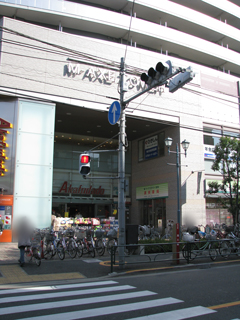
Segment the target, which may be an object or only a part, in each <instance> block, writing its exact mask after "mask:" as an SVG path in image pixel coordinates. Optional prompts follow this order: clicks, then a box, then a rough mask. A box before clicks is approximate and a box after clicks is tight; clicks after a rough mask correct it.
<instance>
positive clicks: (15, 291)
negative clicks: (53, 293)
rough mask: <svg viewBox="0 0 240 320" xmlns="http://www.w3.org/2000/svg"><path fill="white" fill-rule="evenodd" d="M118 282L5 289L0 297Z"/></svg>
mask: <svg viewBox="0 0 240 320" xmlns="http://www.w3.org/2000/svg"><path fill="white" fill-rule="evenodd" d="M116 283H118V282H116V281H110V280H109V281H99V282H88V283H74V284H64V285H56V286H43V287H28V288H23V289H5V290H1V291H0V295H6V294H12V293H14V294H16V293H27V292H30V293H32V292H33V291H48V290H49V291H50V290H61V289H74V288H84V287H94V286H103V285H112V284H116Z"/></svg>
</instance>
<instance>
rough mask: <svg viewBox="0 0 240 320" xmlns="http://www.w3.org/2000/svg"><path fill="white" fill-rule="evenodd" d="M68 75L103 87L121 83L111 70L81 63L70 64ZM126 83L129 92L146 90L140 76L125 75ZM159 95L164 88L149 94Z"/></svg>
mask: <svg viewBox="0 0 240 320" xmlns="http://www.w3.org/2000/svg"><path fill="white" fill-rule="evenodd" d="M66 69H67V73H66V74H65V75H68V76H73V77H75V76H77V75H78V76H80V78H81V80H88V81H91V82H98V83H100V84H103V85H108V86H109V85H111V84H114V83H116V84H118V83H119V73H118V72H115V71H112V70H109V69H102V68H99V67H89V68H86V67H85V66H84V65H82V64H80V63H73V62H69V63H68V64H67V66H66ZM125 83H126V85H127V89H128V90H132V89H135V90H136V91H142V90H144V89H145V88H146V84H144V83H143V82H142V81H141V79H140V76H134V75H129V74H127V73H126V74H125ZM157 92H158V93H159V95H161V94H162V93H163V92H164V87H163V86H162V87H161V86H158V87H156V88H153V89H152V90H150V91H149V93H157Z"/></svg>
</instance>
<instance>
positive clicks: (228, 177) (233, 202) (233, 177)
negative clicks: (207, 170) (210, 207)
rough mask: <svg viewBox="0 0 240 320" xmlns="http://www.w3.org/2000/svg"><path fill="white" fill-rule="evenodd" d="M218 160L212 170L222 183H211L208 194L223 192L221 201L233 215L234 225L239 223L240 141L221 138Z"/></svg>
mask: <svg viewBox="0 0 240 320" xmlns="http://www.w3.org/2000/svg"><path fill="white" fill-rule="evenodd" d="M214 153H215V155H216V158H215V160H214V162H213V165H212V169H213V170H214V171H219V172H220V173H221V175H222V181H221V182H210V183H209V184H208V186H209V190H208V193H210V194H213V193H217V192H221V193H222V194H223V195H224V197H219V200H220V202H221V204H222V205H223V207H224V208H227V209H228V212H229V213H230V214H232V217H233V223H234V224H235V223H237V222H238V216H239V208H240V203H239V198H240V197H239V192H240V188H239V179H240V140H238V139H236V138H230V137H221V138H220V142H219V143H218V144H217V145H216V146H215V149H214Z"/></svg>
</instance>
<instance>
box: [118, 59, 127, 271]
mask: <svg viewBox="0 0 240 320" xmlns="http://www.w3.org/2000/svg"><path fill="white" fill-rule="evenodd" d="M124 75H125V71H124V58H121V67H120V105H121V115H120V120H119V122H120V125H119V126H120V133H119V152H118V176H119V180H118V223H119V268H120V269H123V268H124V265H125V257H124V245H125V127H126V115H125V105H124V103H123V97H124Z"/></svg>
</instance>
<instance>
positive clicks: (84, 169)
mask: <svg viewBox="0 0 240 320" xmlns="http://www.w3.org/2000/svg"><path fill="white" fill-rule="evenodd" d="M90 161H91V159H90V156H89V154H88V153H83V154H81V155H80V157H79V173H81V174H82V175H83V176H87V175H88V174H89V173H90V171H91V168H90Z"/></svg>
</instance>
